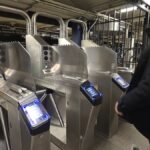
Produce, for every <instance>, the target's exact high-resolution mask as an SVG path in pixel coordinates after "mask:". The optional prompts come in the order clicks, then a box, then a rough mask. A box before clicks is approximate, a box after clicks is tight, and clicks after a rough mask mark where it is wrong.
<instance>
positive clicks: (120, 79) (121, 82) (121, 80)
mask: <svg viewBox="0 0 150 150" xmlns="http://www.w3.org/2000/svg"><path fill="white" fill-rule="evenodd" d="M116 80H117V81H118V82H119V83H120V84H121V85H122V86H126V85H127V83H126V82H125V81H124V80H123V79H122V78H117V79H116Z"/></svg>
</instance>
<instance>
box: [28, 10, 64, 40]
mask: <svg viewBox="0 0 150 150" xmlns="http://www.w3.org/2000/svg"><path fill="white" fill-rule="evenodd" d="M38 16H43V17H47V18H52V19H55V20H57V21H58V22H59V24H60V38H64V37H65V23H64V21H63V19H62V18H60V17H58V16H55V15H52V14H49V13H44V12H37V13H35V14H34V15H33V16H32V19H31V22H32V31H33V34H34V35H36V34H37V17H38Z"/></svg>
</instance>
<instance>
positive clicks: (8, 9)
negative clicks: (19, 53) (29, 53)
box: [0, 6, 31, 34]
mask: <svg viewBox="0 0 150 150" xmlns="http://www.w3.org/2000/svg"><path fill="white" fill-rule="evenodd" d="M0 11H3V12H10V13H13V14H18V15H20V16H22V17H23V18H24V19H25V20H26V29H27V34H31V19H30V17H29V16H28V14H27V13H26V12H24V11H22V10H20V9H15V8H11V7H7V6H0Z"/></svg>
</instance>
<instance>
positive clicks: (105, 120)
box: [82, 40, 121, 137]
mask: <svg viewBox="0 0 150 150" xmlns="http://www.w3.org/2000/svg"><path fill="white" fill-rule="evenodd" d="M82 48H83V49H84V51H85V53H86V54H87V67H88V73H89V80H90V81H92V82H94V83H95V84H96V85H97V86H98V89H99V90H100V91H102V92H103V94H104V98H103V104H102V106H101V109H100V112H99V116H98V118H97V125H96V129H97V130H98V131H100V133H101V134H103V135H105V136H107V137H111V136H112V135H113V134H114V133H115V132H116V131H117V129H118V117H117V115H116V114H115V112H114V106H115V102H116V101H117V100H118V98H119V97H120V94H121V92H120V90H119V89H118V88H117V87H116V86H115V85H113V83H112V78H111V76H110V75H111V73H113V72H116V71H117V54H116V53H115V52H114V51H113V50H112V49H110V48H108V47H105V46H98V45H96V44H95V43H93V42H92V41H90V40H83V41H82ZM118 93H119V94H118Z"/></svg>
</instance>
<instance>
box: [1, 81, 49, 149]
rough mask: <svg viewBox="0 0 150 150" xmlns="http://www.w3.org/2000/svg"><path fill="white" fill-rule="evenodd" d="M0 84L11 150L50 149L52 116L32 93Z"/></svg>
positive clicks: (10, 85) (7, 84) (11, 85)
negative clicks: (6, 115)
mask: <svg viewBox="0 0 150 150" xmlns="http://www.w3.org/2000/svg"><path fill="white" fill-rule="evenodd" d="M0 85H1V86H0V96H1V99H4V100H5V105H4V106H2V107H3V108H4V109H5V110H6V111H7V114H8V118H7V119H8V131H9V134H8V136H9V137H8V139H9V141H10V147H11V150H50V131H49V130H50V118H51V117H50V115H49V114H48V112H47V111H46V109H45V108H44V106H43V104H42V103H41V101H40V100H39V99H38V98H37V96H36V95H35V93H34V92H32V91H30V90H28V89H27V88H24V87H21V86H19V85H16V84H13V83H10V82H7V81H4V80H0ZM16 143H17V144H16Z"/></svg>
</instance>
